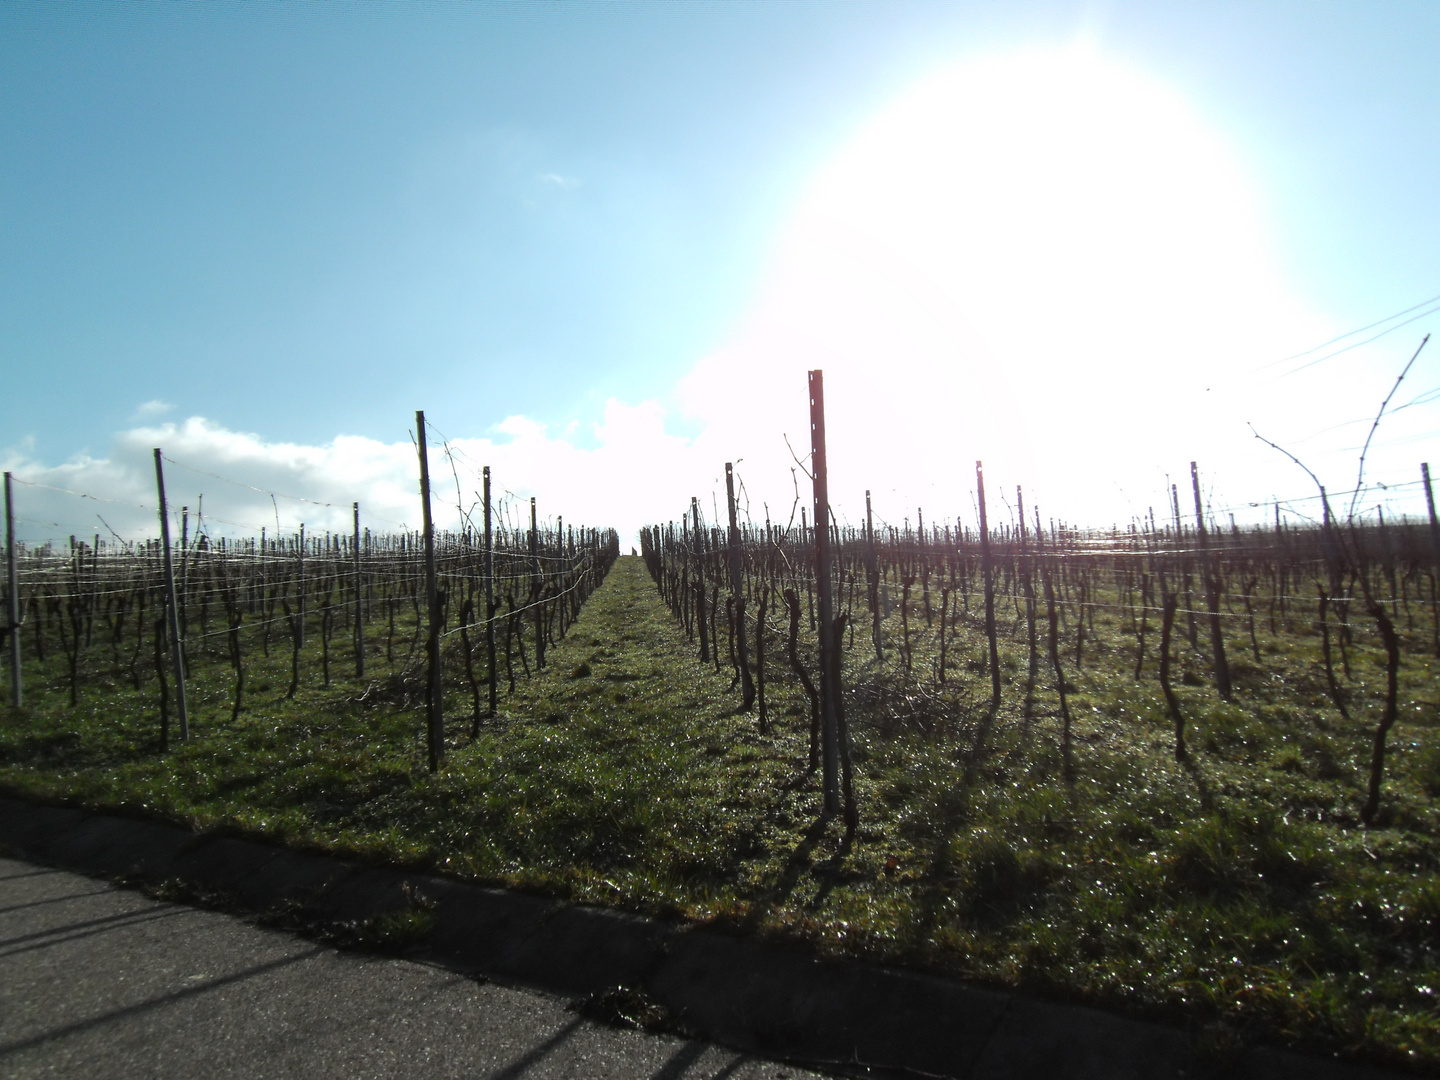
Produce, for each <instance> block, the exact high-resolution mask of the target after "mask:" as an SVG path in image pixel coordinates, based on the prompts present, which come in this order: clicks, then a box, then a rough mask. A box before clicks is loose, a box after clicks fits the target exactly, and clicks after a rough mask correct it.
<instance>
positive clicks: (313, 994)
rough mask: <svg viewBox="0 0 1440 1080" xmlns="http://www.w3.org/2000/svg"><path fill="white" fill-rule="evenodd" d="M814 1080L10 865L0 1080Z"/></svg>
mask: <svg viewBox="0 0 1440 1080" xmlns="http://www.w3.org/2000/svg"><path fill="white" fill-rule="evenodd" d="M818 1075H819V1074H817V1073H813V1072H808V1071H805V1070H801V1069H796V1068H793V1067H790V1066H788V1065H782V1064H777V1063H775V1062H769V1061H764V1060H761V1059H759V1058H755V1057H751V1056H749V1055H746V1054H741V1053H737V1052H735V1051H733V1050H727V1049H724V1048H721V1047H718V1046H715V1045H713V1044H709V1043H704V1042H696V1041H687V1040H684V1039H680V1038H675V1037H671V1036H665V1035H652V1034H647V1033H644V1032H639V1031H628V1030H623V1029H620V1028H614V1027H608V1026H605V1025H602V1024H597V1023H594V1022H591V1021H589V1020H586V1019H583V1018H581V1017H580V1016H579V1015H577V1014H576V1013H575V1012H574V1011H573V1009H571V1008H569V1007H567V1003H566V1002H565V1001H564V1000H562V999H560V998H555V997H549V996H546V995H543V994H538V993H533V992H530V991H525V990H517V989H514V988H511V987H505V986H500V985H496V984H494V983H488V982H483V981H477V980H475V979H472V978H467V977H464V976H461V975H457V974H455V973H454V972H451V971H447V970H445V969H443V968H439V967H433V966H430V965H427V964H420V963H414V962H411V961H407V960H399V959H391V958H385V957H378V956H374V955H370V954H364V953H351V952H344V951H338V950H336V949H332V948H329V947H327V946H324V945H318V944H316V943H315V942H313V941H310V940H307V939H305V938H303V937H299V936H297V935H294V934H291V933H286V932H283V931H279V930H272V929H267V928H265V927H261V926H256V925H254V924H252V923H249V922H246V921H245V920H243V919H239V918H236V917H233V916H230V915H225V914H220V913H217V912H213V911H205V910H201V909H197V908H192V907H188V906H185V905H181V904H173V903H164V902H160V901H156V900H152V899H149V898H147V897H145V896H143V895H141V894H140V893H137V892H134V891H129V890H126V889H121V888H116V887H114V886H111V885H108V884H106V883H104V882H102V881H99V880H96V879H94V878H88V877H83V876H80V875H77V874H72V873H68V872H66V871H63V870H54V869H50V868H47V867H42V866H36V865H33V864H30V863H26V862H20V861H17V860H13V859H0V1076H5V1077H11V1078H15V1080H20V1078H26V1077H49V1076H63V1077H67V1078H72V1077H73V1078H81V1077H92V1076H93V1077H105V1078H109V1080H113V1078H117V1077H147V1078H148V1077H155V1078H165V1077H176V1078H184V1080H193V1078H195V1077H229V1076H236V1077H339V1076H343V1077H346V1078H347V1080H348V1078H356V1080H359V1078H365V1077H404V1078H406V1080H414V1078H415V1077H424V1078H425V1080H442V1078H448V1077H489V1078H493V1080H512V1078H519V1077H525V1078H527V1080H529V1078H535V1080H539V1078H543V1077H617V1078H618V1077H626V1078H630V1077H635V1078H640V1077H647V1078H651V1080H679V1078H682V1077H684V1078H693V1080H700V1078H709V1080H721V1078H735V1080H742V1078H743V1080H761V1078H764V1080H780V1078H795V1080H799V1078H802V1077H807V1078H808V1077H816V1076H818Z"/></svg>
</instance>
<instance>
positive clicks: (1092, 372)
mask: <svg viewBox="0 0 1440 1080" xmlns="http://www.w3.org/2000/svg"><path fill="white" fill-rule="evenodd" d="M1323 329H1324V327H1322V326H1321V325H1320V322H1319V320H1317V319H1316V318H1315V317H1314V316H1313V315H1312V314H1310V313H1308V312H1307V311H1306V310H1305V308H1304V306H1303V305H1302V304H1301V303H1299V302H1298V301H1297V299H1296V298H1295V297H1294V296H1293V295H1292V294H1291V293H1290V291H1289V290H1288V289H1287V287H1286V285H1285V283H1284V281H1283V280H1282V276H1281V274H1280V273H1279V272H1278V270H1277V269H1276V266H1275V259H1274V258H1273V256H1272V255H1271V242H1270V238H1269V236H1268V235H1267V229H1266V227H1265V222H1264V215H1263V214H1262V212H1261V208H1260V204H1259V201H1258V198H1257V196H1256V194H1255V193H1254V191H1253V190H1252V187H1251V184H1250V183H1249V182H1248V181H1247V179H1246V177H1245V175H1244V173H1243V170H1242V169H1241V168H1240V167H1239V165H1238V164H1237V158H1236V155H1235V154H1234V153H1233V152H1232V151H1231V150H1230V149H1229V148H1228V147H1227V145H1226V144H1225V142H1224V140H1223V139H1221V138H1220V137H1219V136H1218V135H1217V134H1216V133H1215V132H1213V131H1212V130H1211V129H1210V128H1208V127H1207V126H1206V124H1205V123H1204V122H1203V121H1202V119H1201V118H1200V117H1199V116H1198V115H1197V114H1196V113H1195V112H1194V110H1193V109H1191V108H1190V107H1189V105H1188V104H1187V103H1186V102H1185V101H1184V100H1183V99H1182V98H1181V97H1180V96H1179V95H1177V94H1176V93H1174V92H1173V91H1172V90H1170V89H1169V88H1167V87H1166V86H1165V85H1163V84H1162V83H1160V82H1158V81H1156V80H1154V79H1153V78H1150V77H1148V76H1145V75H1142V74H1140V73H1138V72H1136V71H1134V70H1131V69H1129V68H1127V67H1124V66H1122V65H1119V64H1117V63H1115V62H1113V61H1111V60H1108V59H1106V58H1105V57H1104V56H1103V55H1101V54H1100V53H1098V52H1097V51H1096V50H1095V49H1094V48H1092V47H1089V46H1086V45H1083V44H1081V45H1076V46H1073V47H1068V48H1054V49H1043V50H1033V51H1027V52H1023V53H1012V54H1006V55H1003V56H995V57H988V58H982V59H977V60H970V61H967V62H965V63H962V64H959V65H957V66H955V67H953V68H951V69H949V70H946V71H944V72H942V73H940V74H939V75H937V76H934V77H932V78H929V79H927V80H925V81H924V82H922V83H920V84H919V85H918V86H916V87H915V88H914V89H913V90H912V91H911V92H909V93H908V94H906V95H905V96H904V97H903V98H901V99H900V100H899V101H897V102H894V103H893V104H891V105H890V106H888V107H887V108H885V109H883V110H882V111H881V112H880V113H879V114H877V115H876V116H874V117H872V118H871V119H870V120H869V122H868V123H866V124H865V125H864V126H863V128H862V129H861V131H860V133H859V134H858V135H857V136H856V137H855V138H854V139H853V141H852V142H851V143H850V144H849V145H848V146H847V147H846V148H845V149H844V150H843V151H842V152H841V153H840V154H839V155H837V156H836V157H835V158H834V159H833V160H832V161H831V162H830V163H829V164H828V165H827V167H826V168H825V169H824V170H823V171H822V172H821V174H820V175H819V176H818V177H816V179H815V180H814V182H813V183H812V185H811V186H810V188H809V190H808V193H807V195H806V197H805V199H804V201H803V204H802V206H801V207H800V209H799V212H798V213H797V215H796V217H795V219H794V220H793V222H792V223H791V226H790V229H789V231H788V234H787V235H786V237H785V238H784V241H783V244H782V247H781V252H780V255H779V257H778V259H777V262H776V265H775V266H774V267H773V270H772V275H771V278H770V280H769V284H768V286H767V287H766V289H765V290H764V293H763V296H762V299H761V301H760V302H759V304H758V305H757V308H756V310H755V311H753V312H752V314H751V316H750V318H749V320H748V321H747V323H746V325H745V326H744V328H743V330H742V331H741V333H740V334H739V335H738V337H737V338H736V339H735V341H734V342H733V344H732V345H731V346H730V347H728V348H727V349H725V350H724V351H723V352H722V353H721V354H718V355H717V356H715V357H712V358H710V360H709V361H707V362H705V363H703V364H702V365H701V366H700V367H699V368H697V370H696V372H695V373H694V374H693V375H692V376H691V377H690V379H689V380H687V384H686V386H685V392H686V398H687V404H688V407H689V410H690V411H693V412H695V413H697V414H698V415H700V416H702V417H704V418H706V419H708V420H709V421H710V422H711V425H712V431H711V432H710V435H709V436H707V438H713V439H715V440H716V448H717V450H719V449H720V443H721V441H722V440H729V442H730V443H731V444H734V443H737V442H739V443H741V444H742V445H746V446H748V447H750V452H751V454H752V455H753V457H752V472H753V471H754V470H755V469H756V468H757V467H764V468H767V469H774V468H779V467H781V465H782V462H781V457H782V456H783V454H775V453H766V452H765V451H764V450H763V449H762V448H761V446H762V444H765V443H766V442H767V440H768V441H769V443H770V444H772V445H773V442H774V441H775V433H776V432H777V431H778V430H782V429H783V430H785V431H788V432H791V433H792V440H793V436H794V433H796V432H800V433H803V432H804V430H805V428H804V425H803V418H801V417H799V416H797V413H798V412H799V411H800V410H803V385H804V384H803V370H804V369H805V368H806V367H823V368H825V369H826V380H827V396H828V398H829V403H830V411H831V413H832V419H831V420H830V424H829V426H830V429H831V432H832V435H831V438H832V442H833V443H834V445H833V446H832V453H831V457H832V463H833V465H832V467H833V468H835V469H837V470H840V471H842V472H844V473H846V474H848V475H847V479H848V477H849V476H853V477H854V478H855V479H854V481H853V485H854V486H855V487H857V488H861V487H866V486H870V487H874V488H876V489H878V490H884V491H890V490H891V489H892V488H893V489H894V499H895V501H896V502H897V503H899V505H897V506H895V507H893V509H892V512H893V513H899V512H901V510H902V508H903V506H904V505H906V504H908V505H910V506H913V505H915V503H916V501H917V500H921V499H923V500H925V501H927V503H930V504H934V503H935V501H936V498H937V496H938V497H939V500H940V502H941V503H942V504H948V505H951V506H955V505H958V504H960V503H961V502H962V500H963V499H964V496H963V492H964V491H965V490H966V489H967V488H968V486H969V484H968V480H967V479H966V477H967V474H968V471H969V469H970V468H971V467H972V465H973V460H974V459H975V458H976V457H983V458H985V459H986V461H987V467H989V466H990V465H991V464H992V463H993V465H994V467H995V468H997V469H1000V470H1003V471H1005V472H1006V473H1007V475H1006V477H1005V480H1006V482H1008V483H1010V484H1013V483H1015V482H1024V483H1026V484H1027V486H1029V485H1032V484H1040V485H1041V486H1042V487H1044V488H1049V489H1050V491H1049V494H1050V497H1051V499H1052V506H1053V505H1055V502H1056V501H1061V500H1060V493H1061V492H1062V491H1063V492H1064V493H1065V495H1066V496H1068V497H1069V498H1070V502H1071V505H1070V506H1068V507H1067V508H1066V510H1067V512H1069V513H1071V514H1078V515H1080V516H1081V517H1083V518H1085V519H1087V520H1094V518H1095V515H1094V514H1093V513H1092V514H1083V513H1082V510H1083V509H1084V508H1086V507H1088V508H1091V509H1092V511H1093V510H1095V509H1098V507H1097V504H1096V500H1097V499H1098V498H1100V497H1101V495H1102V494H1104V495H1107V496H1108V497H1107V498H1105V499H1104V502H1105V507H1104V510H1103V512H1104V513H1106V514H1115V513H1118V514H1119V516H1120V517H1121V518H1122V519H1123V518H1124V517H1128V511H1126V510H1125V508H1124V507H1122V506H1118V505H1115V499H1114V495H1115V493H1116V485H1117V484H1118V485H1120V486H1122V487H1124V486H1126V485H1131V486H1135V487H1137V488H1138V487H1140V486H1143V487H1145V488H1146V490H1145V491H1144V492H1143V493H1142V494H1141V496H1140V497H1141V498H1142V499H1144V500H1149V499H1151V498H1153V493H1152V492H1151V491H1150V490H1148V489H1149V488H1152V487H1156V486H1157V485H1156V481H1157V480H1158V478H1159V476H1160V471H1161V470H1162V469H1168V470H1171V471H1178V470H1179V469H1182V468H1183V467H1184V463H1185V462H1186V461H1188V460H1189V459H1190V458H1192V457H1200V458H1208V460H1209V461H1210V462H1215V463H1216V464H1217V465H1219V464H1221V463H1220V462H1219V460H1218V457H1217V455H1219V454H1220V450H1219V448H1218V444H1217V441H1216V440H1217V438H1219V437H1220V435H1221V433H1222V431H1223V436H1224V438H1225V439H1230V438H1231V437H1232V436H1233V434H1234V432H1233V431H1232V430H1231V429H1234V428H1239V425H1240V419H1241V418H1242V415H1241V414H1242V412H1243V410H1239V411H1237V409H1238V408H1239V403H1236V402H1234V401H1225V400H1221V399H1219V396H1218V395H1207V392H1206V387H1208V386H1210V385H1212V384H1215V383H1217V382H1218V381H1219V380H1220V379H1221V378H1223V377H1224V376H1225V375H1226V374H1227V373H1228V372H1230V371H1233V370H1243V369H1245V368H1247V367H1252V366H1253V365H1254V364H1255V363H1257V362H1258V361H1259V360H1261V359H1268V358H1272V357H1274V356H1276V355H1279V354H1282V353H1283V352H1284V351H1285V346H1286V345H1289V344H1290V343H1292V342H1294V341H1295V340H1297V338H1299V339H1301V340H1303V339H1305V338H1306V337H1309V336H1311V335H1314V334H1318V333H1321V332H1323ZM1317 340H1318V338H1317ZM762 388H763V389H762ZM757 391H759V393H757ZM761 394H764V395H766V397H765V398H764V399H763V400H762V399H761ZM772 403H773V404H772ZM797 419H798V420H800V422H797ZM1240 430H1242V431H1243V428H1241V429H1240ZM882 432H883V433H885V434H883V435H881V433H882ZM727 456H728V453H727ZM761 462H765V463H766V464H764V465H763V466H761ZM784 476H785V477H786V478H787V479H788V471H787V472H785V473H784ZM937 489H938V490H937ZM1077 498H1078V499H1079V503H1078V504H1077V503H1076V499H1077Z"/></svg>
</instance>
